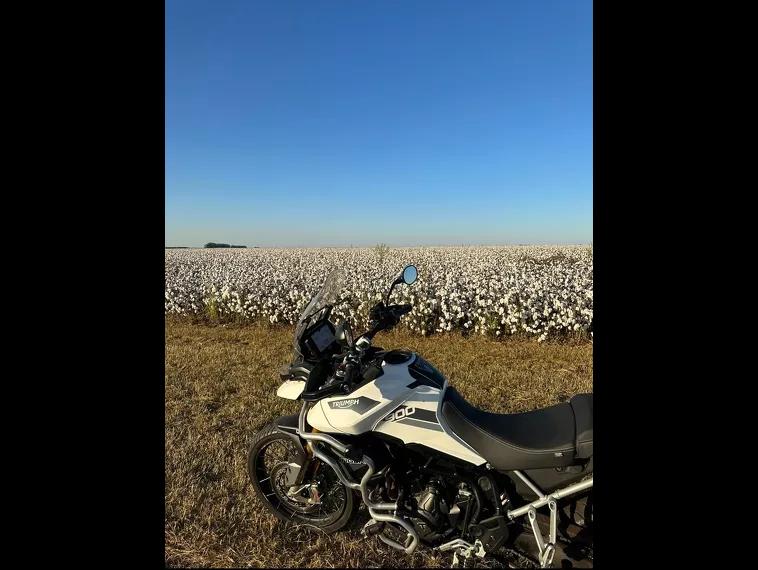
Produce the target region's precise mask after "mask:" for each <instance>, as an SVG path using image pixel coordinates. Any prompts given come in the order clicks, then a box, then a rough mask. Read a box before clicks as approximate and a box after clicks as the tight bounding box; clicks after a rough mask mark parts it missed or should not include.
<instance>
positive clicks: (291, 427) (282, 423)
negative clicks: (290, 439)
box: [276, 414, 300, 433]
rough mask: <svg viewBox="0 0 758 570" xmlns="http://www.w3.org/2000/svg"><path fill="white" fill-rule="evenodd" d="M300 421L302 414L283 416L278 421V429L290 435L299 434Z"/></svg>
mask: <svg viewBox="0 0 758 570" xmlns="http://www.w3.org/2000/svg"><path fill="white" fill-rule="evenodd" d="M299 419H300V414H292V415H291V416H281V417H280V418H277V420H276V427H278V428H279V429H280V430H283V431H288V432H290V433H296V432H297V422H298V420H299Z"/></svg>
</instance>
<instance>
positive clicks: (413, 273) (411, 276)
mask: <svg viewBox="0 0 758 570" xmlns="http://www.w3.org/2000/svg"><path fill="white" fill-rule="evenodd" d="M417 277H418V270H417V269H416V266H415V265H408V266H406V268H405V269H403V283H405V284H406V285H410V284H412V283H413V282H414V281H416V278H417Z"/></svg>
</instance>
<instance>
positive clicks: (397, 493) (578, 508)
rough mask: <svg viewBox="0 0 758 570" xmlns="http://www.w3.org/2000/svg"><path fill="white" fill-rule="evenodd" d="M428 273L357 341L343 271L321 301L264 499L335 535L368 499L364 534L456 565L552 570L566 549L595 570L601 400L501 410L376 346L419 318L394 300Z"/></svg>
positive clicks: (407, 355)
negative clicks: (596, 405) (512, 556)
mask: <svg viewBox="0 0 758 570" xmlns="http://www.w3.org/2000/svg"><path fill="white" fill-rule="evenodd" d="M416 276H417V271H416V267H415V266H413V265H409V266H408V267H406V268H405V269H404V270H403V272H402V274H401V275H400V276H399V277H398V278H397V279H396V280H395V281H394V282H393V283H392V285H391V287H390V289H389V292H388V293H387V296H386V300H385V301H383V302H379V303H377V304H376V305H375V306H374V307H373V308H372V310H371V313H370V329H369V330H368V331H367V332H365V333H364V334H362V335H360V336H358V337H357V338H354V337H353V334H352V331H351V329H350V326H349V323H343V324H341V325H339V326H335V325H334V324H332V322H330V320H329V317H330V314H331V312H332V308H333V307H334V306H335V304H336V303H337V302H338V301H337V300H338V295H339V293H340V291H341V289H342V273H341V272H340V271H335V272H333V273H332V274H331V275H330V276H329V277H328V278H327V280H326V282H325V283H324V285H323V287H322V288H321V290H320V291H319V292H318V293H317V294H316V295H315V296H314V297H313V299H312V300H311V301H310V303H309V304H308V306H307V307H306V308H305V310H304V311H303V313H302V315H301V317H300V319H299V321H298V324H297V328H296V332H295V343H294V345H295V360H294V362H293V363H292V364H291V365H289V366H287V367H285V369H284V370H283V371H282V372H281V377H282V380H283V383H282V385H281V386H280V388H279V390H278V391H277V394H278V395H279V396H281V397H283V398H287V399H291V400H298V399H299V400H301V401H302V402H303V404H302V409H301V411H300V414H299V415H298V414H296V415H292V416H283V417H280V418H278V419H277V420H276V421H274V422H272V423H271V424H269V425H267V426H266V427H264V428H263V429H262V430H261V431H260V432H258V433H257V434H256V436H255V437H254V440H253V443H252V445H251V447H250V452H249V456H248V470H249V475H250V479H251V482H252V484H253V488H254V489H255V491H256V493H257V495H258V497H259V498H260V499H261V500H262V501H263V503H264V504H265V505H266V507H267V508H268V509H269V510H270V511H271V512H272V513H273V514H274V515H275V516H277V517H278V518H279V519H281V520H283V521H293V522H296V523H299V524H306V525H311V526H315V527H318V528H319V529H321V530H323V531H325V532H335V531H337V530H339V529H341V528H342V527H344V526H345V525H346V524H347V523H348V522H349V521H350V519H351V517H352V516H353V515H354V512H355V511H356V509H357V506H358V505H357V499H358V497H360V500H362V501H363V502H364V503H365V505H366V507H367V509H368V513H369V515H370V517H371V518H370V520H368V522H367V523H366V525H365V526H364V527H363V530H362V533H363V534H364V536H366V537H368V536H373V535H376V536H378V537H379V539H381V540H382V541H383V542H384V543H385V544H387V545H389V546H391V547H393V548H396V549H398V550H401V551H403V552H406V553H408V554H410V553H412V552H414V551H415V550H416V548H417V547H418V546H419V544H423V545H425V546H426V547H429V548H434V549H437V550H439V551H452V552H453V565H454V566H457V565H458V564H459V563H460V559H459V556H460V557H462V558H463V559H464V562H466V561H469V562H470V561H473V558H472V556H478V557H483V556H484V555H485V554H487V553H491V554H492V553H495V552H496V551H498V550H499V549H501V548H503V547H507V548H511V549H514V550H517V551H520V552H521V553H522V554H525V555H527V556H528V557H529V556H531V558H532V560H533V561H534V562H535V563H537V564H539V565H540V567H543V568H544V567H548V566H550V565H551V564H552V563H553V559H554V557H555V554H556V552H559V553H560V556H559V557H558V558H559V559H560V560H561V563H562V564H563V565H564V566H566V563H565V562H564V560H568V561H569V566H572V565H573V566H575V567H579V566H583V565H584V566H586V565H588V564H589V565H591V561H592V481H593V478H592V477H593V476H592V394H579V395H576V396H574V397H573V398H571V400H570V401H569V402H564V403H560V404H557V405H554V406H551V407H549V408H544V409H540V410H534V411H531V412H525V413H518V414H495V413H490V412H486V411H483V410H479V409H477V408H475V407H474V406H472V405H471V404H469V403H467V402H466V400H465V399H464V398H463V397H462V396H461V395H460V394H459V393H458V392H457V391H456V390H455V389H454V388H453V387H451V386H449V385H448V381H447V380H446V379H445V377H444V376H443V375H442V374H441V373H440V372H439V371H438V370H437V369H435V368H434V367H433V366H432V365H431V364H429V362H427V361H426V360H424V359H423V358H422V357H421V356H420V355H418V354H416V353H412V352H407V351H400V350H390V351H385V350H383V349H381V348H379V347H374V346H372V341H373V338H374V336H375V335H376V334H377V333H378V332H380V331H383V330H388V329H390V328H392V327H393V326H395V325H396V324H397V323H398V322H399V321H400V318H401V317H402V316H403V315H405V314H406V313H408V312H410V311H411V309H412V307H411V305H390V304H388V303H389V298H390V295H391V294H392V290H393V289H394V287H395V286H396V285H399V284H403V283H404V284H407V285H410V284H412V283H413V282H414V281H415V280H416ZM540 509H542V510H543V511H545V514H543V513H540V512H538V511H539V510H540ZM545 533H547V536H544V534H545ZM527 538H528V539H529V540H528V543H529V544H528V545H527V546H524V545H525V544H526V543H525V539H527ZM556 561H557V560H556Z"/></svg>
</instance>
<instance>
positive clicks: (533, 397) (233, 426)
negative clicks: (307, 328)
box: [165, 320, 592, 568]
mask: <svg viewBox="0 0 758 570" xmlns="http://www.w3.org/2000/svg"><path fill="white" fill-rule="evenodd" d="M291 342H292V331H291V329H289V328H275V327H267V326H264V325H255V326H239V325H223V326H211V325H204V324H198V323H194V324H193V323H190V322H186V321H176V320H168V321H167V323H166V386H165V390H166V527H165V528H166V564H167V565H168V566H195V567H197V566H203V567H230V566H252V567H268V568H274V567H289V568H292V567H299V566H307V567H343V568H344V567H363V568H370V567H418V566H426V567H440V566H448V565H449V564H450V555H449V554H447V555H445V556H442V555H439V554H434V553H432V552H429V551H427V550H426V549H423V548H419V549H418V551H417V552H416V553H415V554H414V555H413V556H406V555H402V554H400V553H398V552H396V551H394V550H392V549H390V548H389V547H387V546H385V545H383V544H382V543H380V542H379V541H378V540H377V539H376V538H372V539H370V540H363V539H362V538H361V537H360V535H359V530H360V523H356V524H354V525H353V526H352V527H350V528H349V529H347V530H343V531H341V532H339V533H337V534H336V535H334V536H324V535H317V534H315V533H314V532H313V531H309V530H307V529H302V528H301V529H298V528H295V527H293V526H289V527H287V526H286V525H284V524H282V523H280V522H279V521H277V520H276V519H275V518H274V517H273V516H270V515H269V514H268V513H267V512H265V511H264V510H263V509H262V506H261V505H259V504H258V503H257V499H256V498H254V496H253V492H252V487H251V486H250V485H249V483H248V479H247V471H246V465H245V463H246V456H247V448H248V445H249V442H250V440H251V437H252V435H253V434H254V433H255V432H256V431H257V430H258V429H260V428H261V427H262V426H263V425H264V424H266V423H267V422H269V421H271V420H272V419H274V418H275V417H277V416H279V415H282V414H292V413H296V412H297V411H298V405H297V403H296V402H291V401H287V400H282V399H280V398H277V397H276V388H277V387H278V385H279V378H278V370H279V368H280V367H281V366H282V365H284V364H286V363H288V362H289V360H290V356H291V353H290V351H291ZM377 344H379V345H381V346H384V347H385V348H402V347H406V348H410V349H413V350H416V351H418V352H419V353H421V354H422V355H424V357H425V358H427V359H428V360H429V361H430V362H432V363H433V364H434V365H435V366H436V367H437V368H439V369H440V370H441V371H442V372H443V373H444V374H446V376H447V377H448V378H449V379H450V382H451V383H452V384H453V385H454V386H455V387H456V388H457V389H458V390H459V391H460V392H461V393H462V394H463V395H464V396H465V397H466V398H467V399H469V400H470V401H471V402H472V403H474V404H475V405H477V406H479V407H482V408H484V409H487V410H491V411H497V412H519V411H526V410H530V409H534V408H538V407H542V406H548V405H551V404H554V403H556V402H558V401H560V400H562V399H565V398H567V397H570V396H571V395H573V394H576V393H578V392H586V391H592V345H591V344H587V343H576V342H574V343H562V344H538V343H537V342H535V341H533V340H509V341H505V342H496V341H492V340H487V339H482V338H467V339H464V338H462V337H460V336H442V337H440V336H438V337H431V338H424V337H417V336H410V335H408V334H405V333H394V332H393V333H384V334H381V335H379V336H378V337H377ZM360 514H361V515H363V518H361V519H360V520H361V521H365V514H363V513H360Z"/></svg>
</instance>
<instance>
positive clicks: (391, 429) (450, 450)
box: [308, 354, 485, 465]
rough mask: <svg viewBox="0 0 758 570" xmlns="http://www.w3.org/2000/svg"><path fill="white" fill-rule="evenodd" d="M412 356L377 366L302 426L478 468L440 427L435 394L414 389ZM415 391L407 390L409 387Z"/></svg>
mask: <svg viewBox="0 0 758 570" xmlns="http://www.w3.org/2000/svg"><path fill="white" fill-rule="evenodd" d="M415 359H416V355H415V354H414V355H413V357H412V358H411V359H410V360H408V361H407V362H404V363H402V364H388V363H387V362H383V363H382V369H383V371H384V374H382V375H381V376H379V377H378V378H377V379H376V380H374V381H372V382H369V383H367V384H365V385H364V386H361V387H360V388H358V389H357V390H354V391H353V392H351V393H350V394H349V395H348V396H335V397H332V398H324V399H323V400H320V401H319V402H317V403H316V405H314V406H313V408H311V410H310V411H309V412H308V423H309V424H310V425H311V426H313V427H314V428H315V429H317V430H318V431H321V432H325V433H344V434H351V435H358V434H361V433H366V432H368V431H372V430H373V431H378V432H381V433H386V434H387V435H390V436H393V437H396V438H398V439H400V440H402V441H403V442H404V443H406V444H411V443H416V444H420V445H424V446H426V447H429V448H431V449H435V450H437V451H440V452H442V453H445V454H447V455H451V456H453V457H456V458H458V459H461V460H463V461H467V462H469V463H473V464H474V465H482V464H484V463H485V459H484V458H483V457H481V456H480V455H479V454H477V453H476V452H475V451H474V450H473V449H472V448H471V447H469V446H468V445H466V444H465V443H464V442H463V441H461V440H460V439H459V438H458V437H457V436H455V435H454V434H453V433H452V432H451V431H450V430H448V429H447V427H446V426H445V425H444V424H441V423H440V420H439V417H440V414H439V413H438V412H439V411H440V408H441V406H442V396H443V394H444V391H445V390H446V389H447V380H445V383H444V385H443V387H442V390H439V389H437V388H435V387H432V386H427V385H423V384H421V385H418V384H419V383H418V382H415V379H414V378H413V376H411V375H410V373H409V372H408V366H409V365H411V364H412V363H413V362H414V360H415ZM414 382H415V383H416V384H417V386H415V387H413V388H410V387H409V386H410V385H412V384H414Z"/></svg>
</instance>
